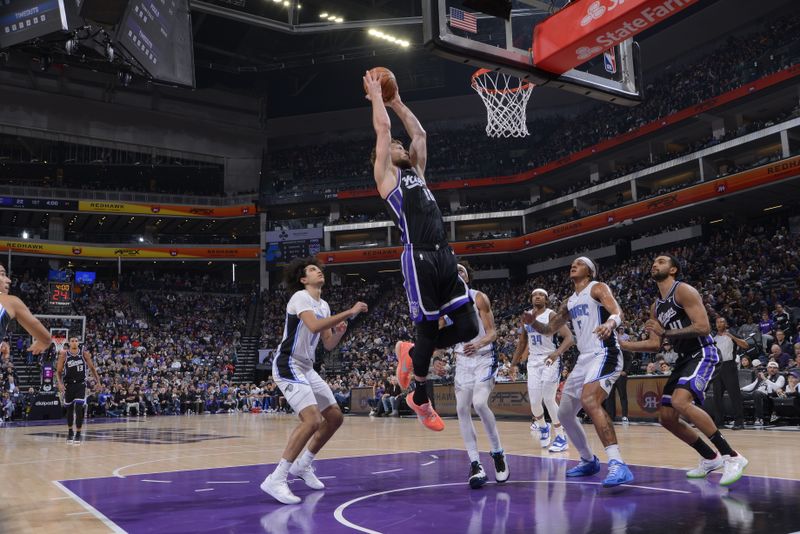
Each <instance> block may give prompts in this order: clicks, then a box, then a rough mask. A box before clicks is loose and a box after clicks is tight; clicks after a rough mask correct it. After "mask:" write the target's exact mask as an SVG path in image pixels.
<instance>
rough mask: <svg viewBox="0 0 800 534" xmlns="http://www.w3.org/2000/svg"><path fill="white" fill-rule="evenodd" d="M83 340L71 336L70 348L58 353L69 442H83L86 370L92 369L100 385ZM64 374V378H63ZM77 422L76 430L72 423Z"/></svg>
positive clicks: (97, 383) (78, 443) (58, 378)
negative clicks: (73, 428)
mask: <svg viewBox="0 0 800 534" xmlns="http://www.w3.org/2000/svg"><path fill="white" fill-rule="evenodd" d="M80 343H81V341H80V339H78V338H77V337H75V336H71V337H70V338H69V348H68V349H67V350H62V351H60V352H59V353H58V362H57V363H56V381H57V382H58V391H59V392H60V393H61V394H62V395H63V396H64V405H65V406H66V407H67V443H73V444H75V445H80V444H81V429H82V428H83V418H84V416H85V415H86V371H87V369H88V370H89V371H91V373H92V376H93V377H94V380H95V385H97V386H99V385H100V376H99V375H98V374H97V369H96V368H95V366H94V363H93V362H92V355H91V354H90V353H89V351H88V350H81V344H80ZM62 375H63V378H62ZM73 420H74V422H75V429H76V430H75V432H73V431H72V423H73Z"/></svg>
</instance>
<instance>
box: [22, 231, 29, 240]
mask: <svg viewBox="0 0 800 534" xmlns="http://www.w3.org/2000/svg"><path fill="white" fill-rule="evenodd" d="M28 237H30V234H28V231H27V230H23V231H22V239H28Z"/></svg>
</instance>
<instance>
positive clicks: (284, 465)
mask: <svg viewBox="0 0 800 534" xmlns="http://www.w3.org/2000/svg"><path fill="white" fill-rule="evenodd" d="M290 467H292V462H290V461H289V460H285V459H283V458H281V461H280V463H278V467H276V468H275V471H274V472H273V473H272V474H273V475H274V477H273V480H278V481H282V482H286V477H287V476H289V468H290Z"/></svg>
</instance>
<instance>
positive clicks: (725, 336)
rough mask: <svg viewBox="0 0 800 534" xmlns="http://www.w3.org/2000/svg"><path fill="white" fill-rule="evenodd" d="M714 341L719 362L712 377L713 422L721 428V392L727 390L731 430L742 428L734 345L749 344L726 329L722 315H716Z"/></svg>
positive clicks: (745, 346) (722, 405)
mask: <svg viewBox="0 0 800 534" xmlns="http://www.w3.org/2000/svg"><path fill="white" fill-rule="evenodd" d="M714 342H715V343H716V344H717V349H718V350H719V355H720V360H721V362H720V364H719V367H718V369H717V374H716V376H715V377H714V381H713V384H714V406H715V410H714V422H715V423H716V424H717V427H719V428H722V425H723V424H724V423H725V405H724V404H723V403H722V394H723V392H724V391H725V390H728V395H729V396H730V398H731V403H732V404H733V430H742V429H743V428H744V406H743V401H742V390H741V389H739V370H738V368H737V366H736V357H735V355H734V345H736V346H738V347H740V348H743V349H748V348H750V346H749V345H748V344H747V341H745V340H744V339H741V338H738V337H736V336H734V335H733V334H731V332H730V331H729V330H728V321H727V320H725V318H724V317H717V335H715V336H714Z"/></svg>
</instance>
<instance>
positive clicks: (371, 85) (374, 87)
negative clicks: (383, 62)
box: [364, 71, 383, 101]
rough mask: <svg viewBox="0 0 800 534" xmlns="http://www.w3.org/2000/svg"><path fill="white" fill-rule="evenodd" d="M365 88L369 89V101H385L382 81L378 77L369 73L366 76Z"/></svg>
mask: <svg viewBox="0 0 800 534" xmlns="http://www.w3.org/2000/svg"><path fill="white" fill-rule="evenodd" d="M364 87H366V88H367V97H366V98H367V100H370V101H371V100H372V99H373V98H377V99H378V100H379V101H380V100H383V91H381V79H380V77H378V76H375V75H373V74H372V72H370V71H367V72H366V74H365V75H364Z"/></svg>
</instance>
